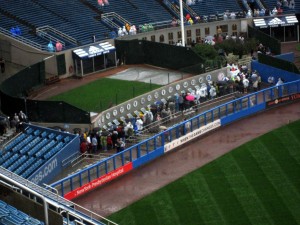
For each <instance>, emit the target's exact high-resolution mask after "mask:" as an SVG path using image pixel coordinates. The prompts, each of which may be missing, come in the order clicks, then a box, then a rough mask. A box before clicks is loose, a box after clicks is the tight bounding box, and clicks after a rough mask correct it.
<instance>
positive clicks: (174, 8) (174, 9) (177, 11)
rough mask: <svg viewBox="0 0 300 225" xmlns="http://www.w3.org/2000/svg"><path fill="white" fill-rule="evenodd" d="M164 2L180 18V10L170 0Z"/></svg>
mask: <svg viewBox="0 0 300 225" xmlns="http://www.w3.org/2000/svg"><path fill="white" fill-rule="evenodd" d="M163 3H164V4H165V5H166V6H167V7H168V8H169V9H170V10H171V11H172V12H173V13H175V15H176V16H177V17H178V18H180V14H179V10H178V9H177V8H176V7H175V6H174V5H172V4H171V2H170V1H169V0H164V1H163Z"/></svg>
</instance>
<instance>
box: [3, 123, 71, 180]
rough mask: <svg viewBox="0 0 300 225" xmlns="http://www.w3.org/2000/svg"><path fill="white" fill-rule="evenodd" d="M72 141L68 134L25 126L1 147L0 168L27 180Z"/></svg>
mask: <svg viewBox="0 0 300 225" xmlns="http://www.w3.org/2000/svg"><path fill="white" fill-rule="evenodd" d="M73 139H74V135H71V134H68V133H62V132H59V131H55V130H50V129H46V128H42V127H35V126H31V125H27V126H26V128H25V130H24V131H23V132H21V133H19V134H17V136H15V137H13V138H12V139H11V140H10V141H9V142H7V143H6V144H4V145H3V146H2V149H1V152H0V154H1V158H0V166H2V167H4V168H6V169H8V170H10V171H12V172H14V173H16V174H18V175H20V176H22V177H24V178H29V177H30V175H32V174H33V173H34V172H36V170H38V169H39V168H40V167H41V166H42V165H43V164H45V163H47V161H48V160H50V159H51V157H53V156H54V155H56V154H57V153H58V152H60V151H61V150H62V149H63V148H64V147H65V146H66V145H67V144H68V143H69V142H71V141H72V140H73ZM75 151H76V150H75Z"/></svg>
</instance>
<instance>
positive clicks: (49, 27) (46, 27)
mask: <svg viewBox="0 0 300 225" xmlns="http://www.w3.org/2000/svg"><path fill="white" fill-rule="evenodd" d="M44 30H46V31H47V30H50V31H52V32H53V33H55V34H57V35H59V36H61V37H62V38H64V39H66V40H68V41H70V42H71V43H74V44H77V43H78V42H77V40H76V39H75V38H73V37H71V36H69V35H67V34H65V33H63V32H61V31H59V30H57V29H55V28H53V27H51V26H49V25H46V26H41V27H38V28H36V32H37V33H38V32H40V31H44Z"/></svg>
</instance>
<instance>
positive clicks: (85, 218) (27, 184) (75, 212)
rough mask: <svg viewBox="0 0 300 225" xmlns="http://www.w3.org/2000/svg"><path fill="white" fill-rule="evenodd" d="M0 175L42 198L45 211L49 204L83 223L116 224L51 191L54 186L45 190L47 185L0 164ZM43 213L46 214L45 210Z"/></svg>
mask: <svg viewBox="0 0 300 225" xmlns="http://www.w3.org/2000/svg"><path fill="white" fill-rule="evenodd" d="M0 177H1V179H3V180H4V181H7V182H8V183H10V184H13V185H14V186H16V187H18V188H20V189H21V190H26V192H29V193H30V194H31V195H32V196H36V197H39V198H42V199H44V204H45V205H46V206H47V211H48V209H49V208H48V205H49V206H53V207H54V208H56V209H57V210H65V211H66V212H70V214H72V216H74V217H75V218H77V219H78V220H79V221H82V222H83V223H85V222H87V224H93V225H103V224H106V225H117V224H116V223H114V222H113V221H110V220H108V219H106V218H105V217H103V216H100V215H98V214H96V213H94V212H92V211H90V210H88V209H86V208H84V207H82V206H79V205H77V204H75V203H74V202H71V201H69V200H66V199H64V198H63V197H61V196H59V195H58V194H57V193H56V192H55V193H53V192H52V190H53V188H54V187H51V188H49V189H50V191H49V190H47V188H48V187H46V188H43V187H40V186H38V185H36V184H34V183H32V182H31V181H29V180H26V179H24V178H23V177H20V176H18V175H16V174H15V173H13V172H11V171H9V170H6V169H5V168H3V167H1V166H0ZM45 210H46V209H45ZM45 215H47V213H46V212H45ZM100 220H101V222H100ZM45 224H46V225H47V224H49V223H48V216H47V218H46V221H45Z"/></svg>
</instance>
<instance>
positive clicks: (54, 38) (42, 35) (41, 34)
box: [36, 30, 66, 47]
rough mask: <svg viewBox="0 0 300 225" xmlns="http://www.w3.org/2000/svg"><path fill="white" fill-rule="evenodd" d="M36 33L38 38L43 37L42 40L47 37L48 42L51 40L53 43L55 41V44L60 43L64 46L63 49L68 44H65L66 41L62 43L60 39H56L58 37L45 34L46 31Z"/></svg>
mask: <svg viewBox="0 0 300 225" xmlns="http://www.w3.org/2000/svg"><path fill="white" fill-rule="evenodd" d="M36 33H37V34H38V36H39V37H41V38H44V37H45V39H46V40H51V41H54V42H60V43H61V44H62V46H63V47H65V46H66V44H65V42H64V41H62V40H60V39H58V38H56V37H54V36H52V35H50V34H48V33H46V32H44V31H41V30H40V31H37V32H36Z"/></svg>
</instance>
